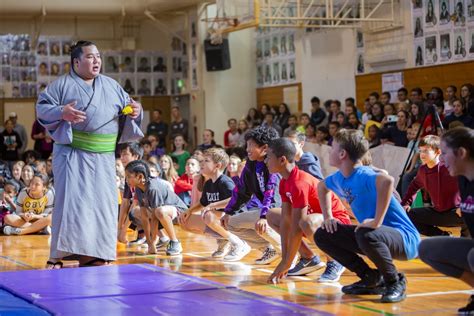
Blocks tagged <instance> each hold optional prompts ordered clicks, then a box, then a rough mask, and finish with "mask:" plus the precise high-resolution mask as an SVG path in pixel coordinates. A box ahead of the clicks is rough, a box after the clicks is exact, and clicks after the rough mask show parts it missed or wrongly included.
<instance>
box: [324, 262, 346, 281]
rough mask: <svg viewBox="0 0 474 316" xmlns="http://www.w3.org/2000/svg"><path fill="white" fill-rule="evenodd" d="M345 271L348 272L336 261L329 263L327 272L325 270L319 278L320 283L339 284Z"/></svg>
mask: <svg viewBox="0 0 474 316" xmlns="http://www.w3.org/2000/svg"><path fill="white" fill-rule="evenodd" d="M344 270H346V268H344V266H343V265H342V264H340V263H339V262H337V261H334V260H331V261H328V262H327V264H326V270H324V272H323V274H321V276H320V277H319V278H318V282H320V283H328V282H329V283H332V282H338V281H339V279H340V278H341V275H342V273H343V272H344Z"/></svg>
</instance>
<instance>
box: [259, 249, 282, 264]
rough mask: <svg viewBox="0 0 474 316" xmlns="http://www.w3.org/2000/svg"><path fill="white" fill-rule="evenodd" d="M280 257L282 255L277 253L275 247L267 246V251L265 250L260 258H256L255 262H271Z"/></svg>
mask: <svg viewBox="0 0 474 316" xmlns="http://www.w3.org/2000/svg"><path fill="white" fill-rule="evenodd" d="M279 257H280V255H279V254H278V253H277V251H276V250H275V249H273V248H270V247H267V248H265V251H264V252H263V255H262V257H261V258H260V259H257V260H255V264H258V265H264V264H270V263H272V262H273V261H275V260H277V259H278V258H279Z"/></svg>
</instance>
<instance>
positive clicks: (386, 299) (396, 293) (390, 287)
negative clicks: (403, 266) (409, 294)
mask: <svg viewBox="0 0 474 316" xmlns="http://www.w3.org/2000/svg"><path fill="white" fill-rule="evenodd" d="M406 290H407V279H406V278H405V275H404V274H403V273H399V274H398V281H395V282H391V283H387V282H385V292H384V293H383V294H382V300H381V302H382V303H396V302H400V301H403V300H404V299H405V298H406V294H405V292H406Z"/></svg>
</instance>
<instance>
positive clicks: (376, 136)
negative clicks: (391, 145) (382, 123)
mask: <svg viewBox="0 0 474 316" xmlns="http://www.w3.org/2000/svg"><path fill="white" fill-rule="evenodd" d="M367 140H368V141H369V148H374V147H377V146H378V145H380V129H379V128H378V127H377V125H371V126H370V127H369V132H368V137H367Z"/></svg>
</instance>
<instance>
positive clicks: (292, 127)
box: [283, 114, 298, 137]
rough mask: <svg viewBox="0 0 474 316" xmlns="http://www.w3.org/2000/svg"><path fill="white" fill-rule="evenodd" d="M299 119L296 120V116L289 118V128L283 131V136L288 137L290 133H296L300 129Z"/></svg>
mask: <svg viewBox="0 0 474 316" xmlns="http://www.w3.org/2000/svg"><path fill="white" fill-rule="evenodd" d="M297 125H298V119H297V118H296V115H293V114H292V115H290V117H289V118H288V127H287V128H286V129H285V130H284V131H283V136H284V137H287V136H288V134H289V133H291V132H293V131H296V128H297V127H298V126H297Z"/></svg>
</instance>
